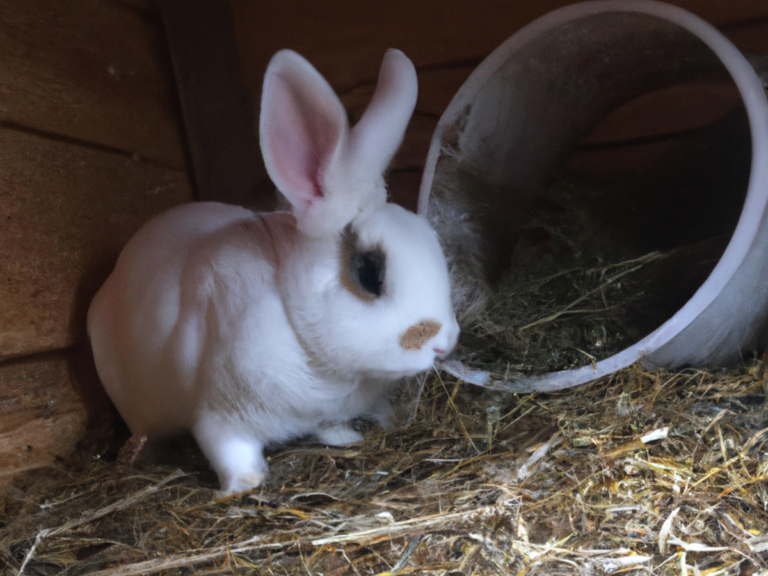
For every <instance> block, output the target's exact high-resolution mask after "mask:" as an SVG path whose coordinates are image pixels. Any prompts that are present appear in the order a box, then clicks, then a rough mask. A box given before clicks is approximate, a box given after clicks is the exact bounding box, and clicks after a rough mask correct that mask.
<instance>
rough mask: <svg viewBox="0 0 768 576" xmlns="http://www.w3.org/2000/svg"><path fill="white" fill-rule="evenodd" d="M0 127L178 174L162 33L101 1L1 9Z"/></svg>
mask: <svg viewBox="0 0 768 576" xmlns="http://www.w3.org/2000/svg"><path fill="white" fill-rule="evenodd" d="M0 13H1V14H2V15H3V17H2V19H0V54H2V58H0V122H1V123H4V124H5V125H6V126H9V125H10V126H21V127H25V128H29V129H32V130H36V131H39V132H41V133H45V134H49V135H55V136H57V137H63V138H66V139H73V140H76V141H80V142H89V143H92V144H94V145H97V146H102V147H107V148H110V149H115V150H121V151H123V152H125V153H127V154H134V153H135V154H138V155H140V156H142V157H145V158H148V159H151V160H153V161H157V162H161V163H163V164H165V165H167V166H171V167H174V168H183V167H184V166H185V156H184V145H183V138H182V134H181V131H180V122H179V117H178V113H177V110H176V104H175V92H174V88H173V82H172V76H171V74H170V66H169V64H168V63H167V60H166V57H165V54H166V48H165V46H164V39H163V36H162V30H161V27H160V25H159V23H158V22H157V21H156V20H153V19H151V18H147V17H146V15H145V14H144V13H143V12H142V11H140V10H137V9H136V8H135V7H130V6H126V5H124V4H121V3H120V2H108V1H104V0H71V1H67V2H60V1H58V0H25V1H24V2H17V1H15V0H0Z"/></svg>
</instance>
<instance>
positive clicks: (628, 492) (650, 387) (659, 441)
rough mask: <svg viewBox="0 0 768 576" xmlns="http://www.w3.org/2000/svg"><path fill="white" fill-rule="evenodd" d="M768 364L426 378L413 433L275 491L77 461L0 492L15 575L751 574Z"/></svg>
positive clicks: (285, 463)
mask: <svg viewBox="0 0 768 576" xmlns="http://www.w3.org/2000/svg"><path fill="white" fill-rule="evenodd" d="M765 376H766V369H765V366H764V365H763V363H761V362H755V363H754V364H752V365H751V366H750V367H749V368H743V369H740V370H736V371H732V372H729V373H708V372H704V371H684V372H679V373H662V372H658V373H649V372H644V371H642V370H641V369H640V368H638V367H632V368H630V369H627V370H624V371H622V372H620V373H617V374H615V375H613V376H611V377H610V378H604V379H602V380H599V381H597V382H594V383H591V384H589V385H585V386H582V387H579V388H575V389H572V390H567V391H563V392H561V393H556V394H550V395H535V394H534V395H529V396H517V395H509V394H503V393H498V392H490V391H487V390H483V389H481V388H477V387H473V386H468V385H464V384H461V383H460V382H458V381H456V380H450V379H443V378H442V377H441V376H439V375H437V374H435V375H433V376H432V377H431V378H430V381H429V382H428V384H427V387H426V389H425V392H424V394H423V396H422V398H421V402H420V404H419V409H418V411H417V414H416V418H415V420H414V421H413V422H412V423H411V424H410V425H409V426H407V427H406V428H404V429H401V430H398V431H394V432H386V433H385V432H382V431H377V430H373V431H370V432H369V433H368V434H367V436H366V440H365V442H363V443H362V444H360V445H355V446H350V447H348V448H325V447H319V446H291V447H288V448H284V449H283V450H280V451H277V452H275V453H274V454H272V456H271V462H270V465H271V470H272V473H273V477H272V481H271V482H270V483H269V484H268V485H266V486H264V487H263V488H261V489H259V490H256V491H253V492H251V493H246V494H242V495H237V496H233V497H228V498H218V497H217V494H216V492H215V490H214V487H215V484H214V482H213V480H212V477H211V475H210V473H209V472H207V471H205V470H196V469H194V467H190V466H185V472H180V471H176V470H174V468H173V467H167V466H165V467H164V466H157V465H149V464H139V467H138V469H135V470H134V471H133V472H131V473H129V474H124V473H121V472H119V471H118V469H117V467H116V465H115V463H114V462H113V461H108V459H105V458H96V457H95V456H94V455H93V454H90V453H88V452H87V451H86V450H81V451H80V452H78V453H77V454H75V455H73V456H72V457H71V458H70V459H68V460H67V461H66V462H61V463H60V464H59V465H58V466H56V467H55V468H54V469H51V470H46V471H45V472H37V473H36V474H34V475H32V474H31V475H30V476H29V477H27V478H26V479H25V480H24V481H23V482H21V483H19V484H17V485H16V486H15V487H13V488H10V489H7V490H6V492H5V495H4V499H3V501H2V504H1V505H0V506H1V507H0V512H2V513H3V515H4V519H3V521H2V524H0V565H3V564H4V567H5V570H6V572H7V573H11V574H15V573H17V572H18V571H19V569H20V568H21V567H22V565H23V567H24V571H23V573H24V574H71V575H79V574H99V575H102V576H106V575H111V576H114V575H128V574H241V573H242V574H245V573H248V574H307V575H309V574H324V575H325V576H330V575H338V576H341V575H363V574H378V575H383V574H430V575H432V574H434V575H438V574H440V575H451V576H458V575H459V574H464V575H470V574H476V575H487V574H518V575H520V574H526V575H544V574H546V575H549V576H554V575H560V574H563V575H565V574H594V575H599V574H656V575H659V576H664V575H672V574H674V575H680V574H691V575H693V574H707V575H709V576H713V575H716V574H742V575H748V574H751V575H756V574H768V491H767V490H766V480H767V479H768V450H766V448H767V446H766V441H768V434H766V432H768V428H766V426H768V418H766V413H765V410H764V401H765V390H764V386H765Z"/></svg>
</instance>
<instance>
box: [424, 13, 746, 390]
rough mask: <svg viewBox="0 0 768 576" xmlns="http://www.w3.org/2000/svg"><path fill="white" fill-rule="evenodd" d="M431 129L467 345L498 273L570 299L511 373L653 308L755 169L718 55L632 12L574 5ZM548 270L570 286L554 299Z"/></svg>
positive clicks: (695, 266) (728, 228)
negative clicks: (544, 352) (530, 358)
mask: <svg viewBox="0 0 768 576" xmlns="http://www.w3.org/2000/svg"><path fill="white" fill-rule="evenodd" d="M444 134H445V136H444V138H443V142H442V147H441V154H440V157H439V159H438V162H437V166H436V169H435V178H434V181H433V182H434V183H433V188H432V191H431V195H430V204H429V211H428V216H429V218H430V219H431V220H432V221H433V224H434V226H435V228H436V230H438V234H440V235H441V239H442V241H443V244H444V247H445V249H446V252H447V255H448V258H449V261H450V263H451V266H452V269H453V272H454V276H455V277H456V278H457V282H456V284H457V286H458V288H457V296H456V298H457V307H458V308H459V310H460V316H463V318H464V330H465V332H466V338H465V341H464V345H465V348H467V349H469V350H472V349H473V348H478V347H481V346H483V345H484V344H483V343H482V342H481V341H479V340H476V339H475V337H476V335H477V334H476V332H475V331H473V329H472V326H473V322H477V315H476V314H475V312H476V310H477V308H478V307H479V306H480V304H482V301H483V295H484V294H485V295H487V298H488V306H490V307H491V308H492V309H493V308H494V306H497V305H498V299H499V298H500V297H501V296H500V292H499V287H500V286H506V287H507V288H508V283H509V281H510V277H511V278H512V281H513V283H514V282H517V284H516V285H517V286H518V287H520V286H530V285H531V283H533V284H536V285H537V286H538V287H537V288H536V290H539V291H540V293H539V294H537V293H536V291H535V290H534V292H533V293H532V294H529V295H528V296H527V300H526V301H525V302H524V303H523V304H522V305H523V306H525V307H529V308H530V307H534V308H535V307H536V305H537V301H544V300H547V306H549V307H550V309H554V310H557V309H558V306H559V308H560V309H563V308H567V307H568V306H571V307H570V308H568V309H567V310H566V311H565V312H564V313H563V314H561V315H560V316H558V317H557V318H556V319H554V320H552V321H548V322H546V324H547V327H546V331H545V332H542V333H541V334H539V336H538V338H539V340H541V341H538V342H537V341H532V342H529V343H528V344H526V346H525V348H526V350H528V349H529V348H531V345H533V347H535V346H537V345H551V346H553V347H555V348H562V347H565V348H570V349H572V350H571V352H570V353H565V352H563V353H555V352H553V354H555V356H556V358H550V359H549V360H547V361H546V362H544V364H541V362H540V365H539V366H533V365H530V363H527V362H526V360H525V359H524V358H522V359H521V358H518V360H520V362H518V365H519V366H520V370H521V371H522V374H521V376H530V375H535V374H537V373H542V372H547V371H552V370H559V369H569V368H574V367H577V366H581V365H585V364H589V363H590V362H593V361H599V360H601V359H603V358H606V357H608V356H610V355H611V354H615V353H616V352H618V351H620V350H621V349H623V348H626V347H627V346H629V345H631V344H633V343H634V342H635V341H638V340H640V339H641V338H642V337H644V336H645V335H647V334H649V333H650V332H652V331H653V330H655V329H656V328H658V327H659V326H660V325H661V324H663V323H664V322H666V321H667V320H668V319H669V318H670V317H671V316H672V315H673V314H674V313H675V312H676V311H677V310H678V309H679V308H680V307H682V305H683V304H685V302H687V301H688V300H689V299H690V298H691V297H692V296H693V294H694V293H695V292H696V290H697V289H698V288H699V286H700V285H701V284H702V283H703V282H704V280H705V279H706V278H707V276H708V275H709V273H710V272H711V270H712V269H713V268H714V266H715V265H716V264H717V262H718V260H719V259H720V256H721V255H722V253H723V251H724V250H725V247H726V245H727V243H728V241H729V239H730V237H731V235H732V234H733V231H734V229H735V227H736V224H737V221H738V218H739V215H740V214H741V210H742V207H743V203H744V199H745V195H746V191H747V187H748V180H749V175H750V162H751V142H750V132H749V126H748V123H747V119H746V112H745V109H744V106H743V103H742V101H741V98H740V97H739V92H738V90H737V89H736V87H735V85H734V83H733V81H732V79H731V77H730V76H729V74H728V73H727V71H726V70H725V68H724V66H723V65H722V64H721V62H720V61H719V60H718V58H717V57H716V56H715V54H714V53H713V52H712V51H711V50H710V49H709V48H708V47H707V46H706V45H705V44H704V43H703V42H702V41H701V40H699V39H698V38H696V37H695V36H694V35H692V34H691V33H689V32H688V31H686V30H685V29H683V28H680V27H679V26H677V25H675V24H672V23H669V22H667V21H665V20H661V19H659V18H657V17H654V16H650V15H646V14H639V13H631V12H621V13H603V14H596V15H590V16H586V17H584V18H581V19H579V20H575V21H570V22H567V23H563V24H560V25H558V26H556V27H554V28H551V29H549V30H548V31H546V32H545V33H544V34H541V35H539V36H538V37H536V38H535V39H533V40H531V41H530V42H528V43H527V44H526V45H524V46H522V47H519V48H518V49H517V50H516V51H513V52H511V53H510V54H509V57H508V59H507V60H506V61H504V62H503V63H502V64H501V66H500V67H499V68H498V69H497V71H496V72H495V73H494V74H493V75H491V77H490V78H489V79H488V80H487V81H486V82H485V83H484V85H483V86H481V87H480V88H479V90H478V91H477V93H476V94H475V96H474V97H473V99H472V101H471V103H470V104H468V105H467V106H466V108H465V109H464V111H463V113H462V114H461V116H460V117H459V118H458V120H457V121H456V122H455V123H454V125H453V126H451V129H449V130H446V131H445V132H444ZM657 252H658V253H660V254H661V256H659V257H658V258H655V257H652V255H653V254H654V253H657ZM649 255H650V256H649ZM637 259H640V262H639V263H640V266H641V267H640V268H639V269H638V270H637V271H635V272H632V273H631V274H630V273H628V275H627V276H625V277H622V278H619V279H616V280H614V281H612V282H608V281H609V280H611V278H612V277H613V276H616V274H617V273H623V271H626V270H628V269H629V268H632V267H634V264H631V263H630V264H627V265H624V266H621V265H620V264H621V263H622V262H624V263H626V262H628V261H635V260H637ZM569 269H579V270H581V272H579V273H577V274H576V275H572V274H571V275H569V274H563V273H564V271H566V270H569ZM586 271H591V272H589V273H587V272H586ZM558 274H560V275H561V277H560V279H559V280H550V281H547V282H545V283H543V284H542V283H541V282H540V281H541V280H542V279H545V278H550V277H553V276H557V275H558ZM590 274H591V275H592V276H590ZM590 278H591V279H590ZM558 282H559V283H561V284H562V283H572V284H581V285H580V286H576V287H575V288H576V291H575V292H574V291H573V290H571V289H570V287H566V288H567V289H565V290H563V291H562V295H561V296H557V295H556V294H555V293H556V292H557V289H556V288H555V285H556V284H557V283H558ZM590 282H592V283H590ZM505 283H506V284H505ZM537 283H538V284H537ZM486 286H490V290H486ZM600 286H602V288H600ZM596 288H600V289H599V290H598V291H597V292H595V294H594V295H593V296H590V297H589V298H585V299H584V300H582V301H581V302H577V303H576V304H573V302H574V301H576V300H578V298H580V296H579V295H580V294H581V295H583V294H585V293H587V292H590V291H591V290H594V289H596ZM505 289H506V288H505ZM513 291H514V290H513ZM633 291H634V292H633ZM598 296H599V298H598ZM505 297H506V296H505ZM557 297H561V299H562V302H560V303H559V304H556V305H554V308H552V306H553V303H552V301H551V300H552V298H557ZM478 302H479V304H478ZM475 304H477V306H475ZM550 311H551V310H550ZM529 313H530V310H526V311H525V314H529ZM533 314H534V315H533V316H528V317H527V320H531V318H536V316H535V310H534V311H533ZM546 314H547V312H546V310H542V312H541V314H540V316H546ZM574 322H576V324H574ZM527 323H530V322H527ZM537 326H539V327H540V326H543V324H538V325H537ZM516 328H517V329H519V328H521V326H517V327H516ZM558 331H560V332H562V334H561V336H563V338H565V339H563V338H559V337H558V335H557V332H558ZM574 334H576V336H577V338H576V339H575V340H574ZM534 340H535V338H534ZM547 341H549V344H547ZM524 352H525V351H524ZM516 353H517V355H518V356H520V354H521V352H520V350H518V351H517V352H516ZM525 353H527V352H525ZM550 356H552V354H550ZM511 360H515V359H514V358H511V359H510V358H508V359H507V362H509V361H511Z"/></svg>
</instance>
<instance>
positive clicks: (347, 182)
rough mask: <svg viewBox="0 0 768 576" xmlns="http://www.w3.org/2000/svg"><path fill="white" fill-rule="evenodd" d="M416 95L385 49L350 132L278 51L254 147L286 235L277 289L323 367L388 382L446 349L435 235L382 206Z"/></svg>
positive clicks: (406, 67)
mask: <svg viewBox="0 0 768 576" xmlns="http://www.w3.org/2000/svg"><path fill="white" fill-rule="evenodd" d="M416 93H417V82H416V72H415V69H414V67H413V64H412V63H411V61H410V60H409V59H408V58H407V57H406V56H405V55H404V54H403V53H402V52H399V51H397V50H390V51H388V52H387V54H386V56H385V57H384V62H383V63H382V66H381V71H380V74H379V82H378V85H377V87H376V92H375V93H374V95H373V99H372V101H371V103H370V105H369V106H368V108H367V109H366V111H365V113H364V114H363V116H362V118H361V119H360V121H359V122H358V123H357V124H356V125H355V127H354V128H353V129H350V128H349V124H348V121H347V116H346V113H345V111H344V108H343V106H342V104H341V102H340V101H339V99H338V97H337V96H336V94H335V93H334V92H333V90H332V89H331V87H330V86H329V85H328V83H327V82H326V81H325V79H323V77H322V76H321V75H320V74H319V73H318V72H317V71H316V70H315V69H314V68H313V67H312V66H311V65H310V64H309V63H308V62H307V61H306V60H304V59H303V58H302V57H301V56H299V55H298V54H296V53H295V52H291V51H288V50H283V51H281V52H278V53H277V54H276V55H275V56H274V57H273V59H272V61H271V62H270V64H269V67H268V69H267V72H266V76H265V79H264V90H263V93H262V102H261V120H260V139H261V148H262V153H263V155H264V162H265V164H266V167H267V170H268V172H269V175H270V176H271V178H272V180H273V181H274V183H275V184H276V185H277V187H278V189H279V190H280V192H282V193H283V195H284V196H285V197H286V198H287V199H288V201H289V202H290V204H291V205H292V207H293V214H294V216H295V218H296V228H297V235H296V240H295V244H294V246H293V248H292V250H290V251H288V252H287V254H286V256H285V258H284V259H283V261H282V262H281V264H280V271H279V274H280V291H281V294H282V297H283V300H284V302H285V308H286V312H287V314H288V317H289V320H290V322H291V325H292V327H293V329H294V331H295V332H296V334H297V335H298V337H299V340H300V341H301V342H302V345H303V347H304V349H305V350H306V351H307V353H308V354H309V356H310V359H311V361H312V362H313V363H314V364H315V365H316V366H317V367H318V368H321V369H323V370H328V371H334V372H338V373H340V374H344V373H349V374H364V375H369V376H372V377H384V378H393V377H397V376H400V375H407V374H413V373H416V372H418V371H421V370H425V369H427V368H429V367H430V366H432V364H433V362H434V360H435V357H436V356H444V355H446V354H447V353H449V352H450V351H451V349H452V348H453V347H454V345H455V344H456V339H457V337H458V332H459V328H458V324H457V323H456V319H455V316H454V314H453V310H452V308H451V299H450V281H449V275H448V268H447V265H446V262H445V258H444V256H443V253H442V250H441V248H440V244H439V242H438V240H437V236H436V234H435V233H434V231H433V230H432V229H431V228H430V227H429V225H428V224H427V222H426V220H425V219H424V218H422V217H421V216H417V215H416V214H414V213H412V212H410V211H408V210H406V209H404V208H402V207H400V206H398V205H395V204H392V203H388V202H387V193H386V188H385V183H384V176H383V174H384V171H385V170H386V168H387V166H388V165H389V163H390V161H391V159H392V156H393V155H394V154H395V152H396V150H397V148H398V147H399V146H400V143H401V141H402V139H403V135H404V133H405V129H406V126H407V125H408V121H409V119H410V117H411V114H412V113H413V109H414V106H415V104H416Z"/></svg>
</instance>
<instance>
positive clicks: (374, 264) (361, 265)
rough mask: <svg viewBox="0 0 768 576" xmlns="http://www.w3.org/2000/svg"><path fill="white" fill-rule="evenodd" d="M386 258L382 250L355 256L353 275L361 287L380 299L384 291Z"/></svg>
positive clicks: (369, 251)
mask: <svg viewBox="0 0 768 576" xmlns="http://www.w3.org/2000/svg"><path fill="white" fill-rule="evenodd" d="M385 266H386V258H385V257H384V252H383V251H382V250H380V249H375V250H368V251H367V252H362V253H359V254H357V255H355V261H354V268H355V270H354V271H353V274H355V275H356V280H357V283H358V284H359V285H360V287H361V288H362V289H363V290H365V291H366V292H368V293H369V294H372V295H374V296H376V298H378V297H379V296H381V294H382V292H383V290H384V271H385Z"/></svg>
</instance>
